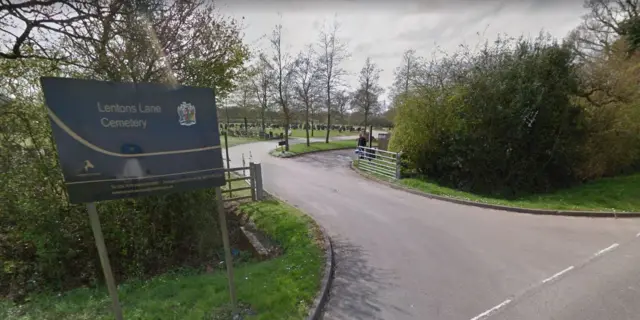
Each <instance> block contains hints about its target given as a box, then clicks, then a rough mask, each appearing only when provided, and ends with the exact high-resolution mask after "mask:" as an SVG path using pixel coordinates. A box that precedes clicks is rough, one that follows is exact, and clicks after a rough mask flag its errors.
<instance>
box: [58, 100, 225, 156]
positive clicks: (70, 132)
mask: <svg viewBox="0 0 640 320" xmlns="http://www.w3.org/2000/svg"><path fill="white" fill-rule="evenodd" d="M47 113H48V114H49V117H51V119H52V120H53V122H55V123H56V124H57V125H58V126H59V127H60V129H62V130H64V132H66V133H67V134H68V135H69V136H71V137H72V138H73V139H74V140H76V141H78V142H80V143H82V144H83V145H85V146H86V147H87V148H89V149H92V150H94V151H96V152H100V153H103V154H106V155H108V156H113V157H121V158H139V157H152V156H163V155H170V154H181V153H190V152H200V151H207V150H214V149H220V146H219V145H217V146H210V147H203V148H196V149H185V150H172V151H161V152H149V153H135V154H125V153H118V152H112V151H109V150H105V149H102V148H100V147H98V146H96V145H95V144H93V143H91V142H89V141H87V140H85V139H84V138H82V137H81V136H79V135H78V134H77V133H75V132H74V131H73V130H71V128H69V127H68V126H67V125H66V124H64V122H62V120H60V118H58V116H56V114H55V113H53V111H51V109H49V108H47Z"/></svg>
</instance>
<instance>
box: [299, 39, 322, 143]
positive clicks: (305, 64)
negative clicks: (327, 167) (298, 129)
mask: <svg viewBox="0 0 640 320" xmlns="http://www.w3.org/2000/svg"><path fill="white" fill-rule="evenodd" d="M314 54H315V53H314V51H313V47H312V46H308V47H307V48H306V49H305V50H304V51H302V52H300V53H299V54H298V57H297V59H296V72H295V77H294V81H295V84H294V86H295V87H294V90H295V93H296V96H297V98H298V100H300V102H301V103H302V104H303V106H304V115H305V125H304V129H305V131H306V136H307V146H309V144H310V141H309V140H310V139H309V129H310V127H311V122H310V121H309V120H310V114H311V112H312V108H313V103H314V100H315V99H314V96H316V95H317V93H316V92H315V90H317V88H318V86H317V85H318V81H319V79H320V78H319V76H320V75H319V73H318V69H317V66H316V64H315V61H314Z"/></svg>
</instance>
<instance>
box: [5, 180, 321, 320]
mask: <svg viewBox="0 0 640 320" xmlns="http://www.w3.org/2000/svg"><path fill="white" fill-rule="evenodd" d="M236 183H238V184H243V182H242V181H235V182H233V184H236ZM236 186H238V185H236ZM243 192H245V194H243ZM246 194H248V191H240V192H234V197H237V196H242V195H246ZM237 209H238V210H236V211H238V212H239V213H240V214H241V215H243V216H247V217H249V218H250V219H251V220H252V221H253V222H254V223H255V225H256V226H257V227H258V229H259V230H260V231H261V232H262V233H263V234H264V235H266V236H267V237H269V239H270V240H272V241H273V242H274V243H276V244H277V245H278V246H279V247H280V248H281V249H282V251H283V253H282V255H280V256H277V257H275V258H272V259H270V260H266V261H261V262H258V261H257V260H256V259H254V258H251V257H250V255H249V257H247V255H246V254H245V253H244V252H240V253H239V254H237V255H236V257H237V258H236V259H237V261H234V263H235V270H234V271H235V273H234V279H235V284H236V291H237V297H238V301H239V309H240V311H241V312H242V313H243V315H245V316H247V315H250V317H247V318H249V319H304V318H305V317H306V315H307V312H308V308H309V306H310V305H311V304H312V303H313V299H314V298H315V296H316V294H317V292H318V290H319V288H320V279H321V277H322V271H323V265H324V252H323V249H322V248H323V243H322V242H323V240H322V235H321V234H320V231H319V230H318V229H317V226H316V225H315V224H314V223H313V221H312V220H311V218H309V217H308V216H306V215H305V214H304V213H302V212H300V211H298V210H297V209H295V208H293V207H291V206H289V205H287V204H284V203H281V202H279V201H276V200H271V199H270V200H264V201H260V202H245V203H241V204H238V205H237ZM107 246H108V244H107ZM220 256H221V257H222V256H223V253H222V252H221V253H220ZM118 291H119V297H120V302H121V305H122V308H123V313H124V318H125V319H199V320H200V319H211V320H213V319H215V320H223V319H225V320H226V319H232V310H231V306H230V304H229V292H228V289H227V280H226V272H225V266H224V263H222V262H218V263H215V264H213V265H212V266H203V267H202V268H199V269H183V270H175V271H173V272H169V273H166V274H163V275H160V276H157V277H154V278H151V279H147V280H134V281H128V282H125V283H122V284H120V285H119V286H118ZM110 306H111V300H110V298H109V295H108V293H107V290H106V288H104V287H102V286H97V287H92V288H78V289H74V290H71V291H68V292H65V293H61V294H55V293H50V294H45V293H42V294H38V295H32V296H30V297H29V298H28V299H27V301H26V302H25V303H24V304H22V305H16V304H14V303H12V302H9V301H6V300H0V319H19V320H27V319H29V320H32V319H33V320H36V319H38V320H40V319H44V320H54V319H56V320H57V319H78V320H79V319H83V320H84V319H112V318H113V316H112V314H111V313H110Z"/></svg>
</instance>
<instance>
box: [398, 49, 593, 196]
mask: <svg viewBox="0 0 640 320" xmlns="http://www.w3.org/2000/svg"><path fill="white" fill-rule="evenodd" d="M455 59H456V58H454V59H453V60H449V61H444V62H443V65H444V64H445V63H446V64H447V66H448V67H449V70H450V71H449V72H450V74H449V75H448V76H447V81H445V82H443V83H442V84H441V85H433V86H428V87H424V88H423V89H421V90H416V91H414V92H413V93H412V94H411V95H410V96H408V97H405V99H404V101H403V102H402V103H401V104H400V106H399V107H398V110H397V112H398V113H397V116H396V127H395V130H394V134H393V135H392V140H391V146H390V147H391V149H393V150H402V151H403V152H404V153H405V155H406V157H407V159H408V161H409V163H410V164H411V166H412V168H413V169H415V170H416V171H418V172H419V173H421V174H426V175H428V176H429V177H430V178H433V179H435V180H437V181H438V182H439V183H442V184H444V185H448V186H452V187H455V188H457V189H463V190H469V191H474V192H480V193H492V194H500V195H503V196H512V195H516V194H518V193H521V192H532V191H546V190H549V189H553V188H557V187H561V186H565V185H568V184H571V183H573V182H574V181H575V180H576V176H575V175H574V173H573V170H572V167H573V165H574V164H575V163H578V162H579V161H580V153H579V152H578V151H579V150H578V148H579V146H580V145H582V143H583V141H584V139H585V134H584V129H583V126H582V122H583V121H582V118H583V115H582V112H581V109H580V108H579V107H578V106H576V105H575V104H574V103H573V102H572V100H571V96H572V95H573V94H575V93H576V92H577V89H578V81H577V74H576V70H575V69H574V67H573V65H572V59H573V56H572V52H571V50H570V49H569V48H567V47H564V46H562V45H561V44H558V43H555V42H547V41H544V39H537V40H535V41H529V40H523V39H520V40H519V41H517V42H506V43H500V42H498V43H496V44H495V45H493V46H487V47H486V48H485V49H484V50H483V51H482V52H480V53H479V54H477V55H472V56H471V57H469V55H467V56H466V57H465V59H462V58H459V59H458V60H455ZM469 61H471V62H469Z"/></svg>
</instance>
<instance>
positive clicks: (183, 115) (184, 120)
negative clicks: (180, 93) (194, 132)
mask: <svg viewBox="0 0 640 320" xmlns="http://www.w3.org/2000/svg"><path fill="white" fill-rule="evenodd" d="M178 116H179V117H180V119H179V122H180V125H182V126H192V125H194V124H196V107H195V106H193V105H192V104H190V103H188V102H183V103H181V104H180V105H179V106H178Z"/></svg>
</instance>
